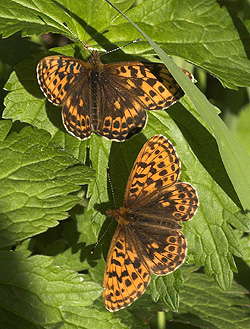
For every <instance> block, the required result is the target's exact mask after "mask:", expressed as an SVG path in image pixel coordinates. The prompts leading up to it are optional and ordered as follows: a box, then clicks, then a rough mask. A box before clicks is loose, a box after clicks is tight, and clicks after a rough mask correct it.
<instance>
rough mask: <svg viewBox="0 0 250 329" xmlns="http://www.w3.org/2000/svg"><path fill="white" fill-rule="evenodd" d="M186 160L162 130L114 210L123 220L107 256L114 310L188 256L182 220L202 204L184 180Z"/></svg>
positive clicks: (106, 295)
mask: <svg viewBox="0 0 250 329" xmlns="http://www.w3.org/2000/svg"><path fill="white" fill-rule="evenodd" d="M179 175H180V161H179V158H178V156H177V154H176V151H175V149H174V147H173V145H172V143H171V142H170V141H169V140H167V138H166V137H164V136H162V135H156V136H154V137H152V138H150V139H149V140H148V141H147V142H146V144H145V145H144V146H143V148H142V149H141V151H140V153H139V155H138V157H137V159H136V161H135V163H134V166H133V168H132V171H131V173H130V176H129V179H128V183H127V187H126V191H125V195H124V204H123V206H122V207H121V208H120V209H115V210H108V211H107V215H108V216H109V217H113V218H115V219H116V220H117V221H118V227H117V229H116V231H115V234H114V236H113V239H112V241H111V245H110V248H109V252H108V256H107V264H106V269H105V275H104V283H103V287H104V292H103V299H104V303H105V306H106V308H107V309H108V310H109V311H112V312H113V311H118V310H120V309H122V308H124V307H127V306H128V305H130V304H131V303H132V302H133V301H134V300H135V299H137V298H138V297H139V296H140V295H141V294H143V293H144V291H145V289H146V288H147V286H148V284H149V281H150V273H155V274H158V275H164V274H168V273H170V272H173V271H174V270H176V269H177V268H178V267H179V266H180V265H181V264H182V263H183V262H184V259H185V256H186V250H187V245H186V240H185V237H184V235H183V233H182V232H181V231H180V229H181V228H182V226H181V224H180V223H182V222H184V221H187V220H189V219H191V218H192V217H193V216H194V214H195V212H196V210H197V207H198V197H197V193H196V190H195V189H194V187H193V186H192V185H190V184H188V183H183V182H178V178H179Z"/></svg>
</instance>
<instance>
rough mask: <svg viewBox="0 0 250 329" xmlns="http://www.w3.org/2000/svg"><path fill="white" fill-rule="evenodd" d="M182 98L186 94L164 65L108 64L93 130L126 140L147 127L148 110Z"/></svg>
mask: <svg viewBox="0 0 250 329" xmlns="http://www.w3.org/2000/svg"><path fill="white" fill-rule="evenodd" d="M156 73H157V74H159V76H160V79H161V81H159V80H158V77H157V76H155V74H156ZM187 74H188V75H190V73H187ZM190 77H192V76H191V75H190ZM182 96H183V91H182V90H181V88H180V86H179V85H178V84H177V83H176V81H175V80H174V79H173V77H172V76H171V74H170V73H169V71H168V70H167V69H166V67H165V66H164V65H163V64H151V65H149V64H148V63H141V62H121V63H112V64H106V65H104V71H103V79H102V83H101V86H100V99H99V101H98V104H100V107H99V109H98V115H97V121H96V123H95V124H94V130H95V131H96V132H97V133H98V134H99V135H101V136H105V137H107V138H109V139H112V140H117V141H124V140H125V139H127V138H130V137H131V136H132V135H134V134H136V133H138V132H139V131H140V130H141V129H143V127H144V126H145V125H146V122H147V114H146V110H161V109H163V108H168V107H169V106H171V105H172V104H174V103H175V102H176V101H177V100H179V98H180V97H182Z"/></svg>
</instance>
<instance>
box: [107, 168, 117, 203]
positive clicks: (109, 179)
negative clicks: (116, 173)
mask: <svg viewBox="0 0 250 329" xmlns="http://www.w3.org/2000/svg"><path fill="white" fill-rule="evenodd" d="M107 176H108V181H109V185H110V189H111V195H112V199H113V203H114V208H115V209H116V208H117V207H116V203H115V192H114V188H113V185H112V181H111V178H110V174H109V167H107Z"/></svg>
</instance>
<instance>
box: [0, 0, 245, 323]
mask: <svg viewBox="0 0 250 329" xmlns="http://www.w3.org/2000/svg"><path fill="white" fill-rule="evenodd" d="M113 3H114V4H115V5H116V6H117V7H118V8H119V9H120V10H121V11H123V12H124V13H125V14H126V15H127V16H128V17H129V18H130V19H131V20H132V21H133V22H134V23H136V24H137V27H139V28H140V29H142V31H143V33H146V35H145V38H147V40H148V41H149V42H150V43H149V42H148V41H147V40H146V39H145V38H143V40H142V41H141V42H139V43H136V44H133V45H130V46H128V47H126V48H124V49H123V51H117V52H115V53H112V54H109V55H106V56H104V57H103V62H113V61H122V60H134V59H140V60H143V59H144V60H151V61H159V59H157V58H156V57H155V52H156V53H157V54H158V55H159V56H160V58H161V59H162V60H163V61H164V62H165V63H166V64H167V65H168V67H169V69H170V70H171V72H172V74H173V75H174V76H175V78H176V79H177V81H178V82H179V83H180V84H181V86H182V87H183V89H184V90H185V91H186V96H185V97H183V99H182V100H181V101H180V102H179V103H178V104H175V105H174V106H172V107H171V108H170V109H169V110H167V111H160V112H150V113H149V114H148V116H149V118H148V124H147V126H146V128H145V129H144V130H143V131H142V132H141V133H140V134H138V135H137V136H135V137H133V138H132V139H131V140H129V141H126V142H125V143H116V142H113V143H111V142H110V141H108V140H106V139H103V138H101V137H99V136H97V135H95V134H93V135H92V137H91V138H90V139H89V140H87V141H83V142H81V141H79V140H77V139H76V138H74V137H72V136H70V135H69V134H67V133H66V132H65V130H64V128H63V125H62V121H61V113H60V109H59V108H56V107H55V106H53V105H52V104H50V103H48V101H47V100H46V99H45V98H44V96H43V94H42V92H41V91H40V89H39V86H38V83H37V80H36V65H37V63H38V61H39V59H41V58H43V57H44V56H47V55H49V54H52V53H61V54H67V55H72V56H76V57H79V58H83V59H85V58H86V57H87V56H88V55H89V53H88V52H85V51H84V49H83V47H82V45H81V44H80V43H79V42H76V41H75V40H74V42H73V43H71V44H67V45H65V46H60V47H56V48H54V49H50V50H46V49H45V47H44V44H43V43H42V41H41V38H40V35H41V34H43V33H49V32H53V33H58V34H60V35H61V34H64V35H66V36H67V37H68V38H70V39H72V35H71V34H70V33H69V32H68V31H67V30H66V29H65V27H64V25H63V24H62V22H64V21H65V22H66V23H67V24H68V25H69V26H70V28H71V29H72V30H73V31H74V33H75V34H76V35H77V36H78V37H79V38H80V39H81V40H83V41H84V42H86V43H88V44H89V46H90V47H94V48H97V49H98V50H100V51H105V50H111V49H114V48H115V47H117V46H121V45H124V44H125V43H127V42H130V41H131V40H135V39H137V38H139V37H141V34H140V33H139V32H138V30H137V29H136V28H135V27H134V26H133V25H131V23H130V22H129V21H127V20H126V18H124V17H123V16H122V15H121V14H120V13H118V12H117V11H116V10H115V9H114V8H112V7H111V6H110V5H109V4H108V3H107V2H106V1H105V0H93V1H92V0H81V1H80V0H72V1H70V2H69V1H66V0H56V1H55V0H21V1H20V0H18V1H16V0H9V1H5V0H0V33H1V34H2V38H1V39H0V47H1V48H0V49H1V51H0V79H1V80H0V83H1V94H0V98H1V113H2V119H1V121H0V169H1V170H0V328H4V329H9V328H10V329H15V328H19V329H20V328H25V329H26V328H28V329H29V328H67V329H68V328H91V329H92V328H97V329H98V328H102V329H103V328H105V329H106V328H107V329H109V328H118V329H119V328H159V329H162V328H179V327H180V326H181V327H182V328H196V327H202V328H223V329H224V328H235V327H237V328H249V327H250V317H249V297H248V294H249V291H250V283H249V282H250V281H249V274H250V269H249V266H250V256H249V255H250V252H249V235H248V233H244V232H248V231H249V228H250V221H249V209H250V201H249V200H250V188H249V186H250V184H249V182H250V171H249V168H250V159H249V155H250V133H249V127H250V105H249V90H250V89H249V87H250V60H249V58H250V37H249V32H250V23H249V22H250V20H249V18H250V2H249V0H234V1H227V0H225V1H222V0H220V1H215V0H203V1H200V0H197V1H194V0H181V1H180V0H154V1H151V0H146V1H137V2H135V3H134V1H133V0H124V1H122V0H116V1H113ZM133 3H134V4H133ZM149 38H150V39H149ZM154 42H155V43H156V44H157V45H158V46H160V47H161V49H162V50H163V51H164V52H166V53H167V54H168V55H170V56H173V57H174V60H175V61H176V63H177V64H178V65H180V66H182V67H184V68H186V69H188V70H189V71H192V72H193V73H194V75H195V77H196V79H197V86H198V87H199V89H200V90H201V91H202V92H203V93H204V94H205V95H206V97H207V98H208V100H209V101H210V102H211V104H213V105H214V106H216V107H217V109H215V108H214V109H212V108H211V105H210V104H209V103H208V102H207V100H206V98H204V97H203V96H202V95H201V93H199V91H198V90H197V88H196V87H195V86H193V85H192V84H191V83H189V81H186V79H185V76H184V75H181V73H179V70H178V69H176V68H175V66H174V65H173V64H172V62H171V61H170V60H169V58H168V57H167V56H166V55H165V54H164V52H162V50H161V49H159V48H157V46H156V45H155V44H154ZM152 47H154V50H153V48H152ZM190 85H191V86H190ZM220 111H221V114H220V117H222V118H223V120H224V122H225V123H226V124H227V126H228V127H229V128H230V130H229V129H227V127H226V125H225V124H224V123H223V121H222V120H221V119H220V117H219V116H218V113H219V112H220ZM231 132H233V134H234V135H235V136H236V137H237V138H238V140H239V142H238V141H237V140H236V139H235V137H234V135H233V134H232V133H231ZM158 133H161V134H163V135H165V136H166V137H168V138H170V140H171V141H172V142H173V144H174V145H175V147H176V150H177V153H178V155H179V156H180V159H181V163H182V174H181V180H183V181H187V182H190V183H191V184H192V185H193V186H195V188H196V189H197V191H198V195H199V200H200V207H199V209H198V212H197V214H196V215H195V218H194V219H193V220H192V221H190V222H187V223H185V225H184V228H183V232H184V233H185V236H186V237H187V241H188V247H189V249H188V257H187V261H186V264H185V265H183V266H182V267H181V268H180V269H178V270H177V271H175V272H174V273H172V274H170V275H167V276H164V277H157V276H153V277H152V280H151V283H150V287H149V289H147V291H146V293H145V294H144V295H143V296H142V297H141V298H139V299H138V300H137V301H136V302H134V303H133V304H132V305H131V306H130V307H128V308H127V309H125V310H121V311H119V312H116V313H114V314H113V313H110V312H108V311H107V310H106V309H105V307H104V305H103V301H102V291H103V288H102V280H103V274H104V267H105V257H106V254H107V250H108V247H109V243H110V240H111V238H112V232H113V230H114V228H115V225H112V228H111V230H110V231H109V232H108V233H107V234H106V235H105V237H104V240H103V243H102V244H101V245H99V246H98V247H97V249H96V251H95V253H94V255H91V253H90V251H91V249H92V247H93V244H94V243H95V242H96V241H97V239H98V236H99V237H100V236H101V235H102V232H103V231H104V230H105V227H106V226H107V225H108V222H109V220H106V216H105V211H106V209H108V208H110V207H113V205H112V200H111V201H110V199H111V198H110V191H109V188H107V175H106V167H107V166H109V167H110V173H111V179H112V183H113V185H114V188H115V197H116V202H117V204H118V205H121V203H122V200H123V193H124V189H125V186H126V182H127V178H128V175H129V171H130V169H131V167H132V165H133V162H134V160H135V158H136V156H137V154H138V152H139V150H140V149H141V147H142V145H143V144H144V143H145V142H146V140H147V139H148V138H150V137H151V136H153V135H155V134H158Z"/></svg>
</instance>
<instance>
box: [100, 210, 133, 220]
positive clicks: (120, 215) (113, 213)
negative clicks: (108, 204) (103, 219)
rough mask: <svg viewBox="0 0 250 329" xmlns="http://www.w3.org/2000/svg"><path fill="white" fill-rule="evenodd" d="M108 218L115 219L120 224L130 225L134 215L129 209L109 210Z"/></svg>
mask: <svg viewBox="0 0 250 329" xmlns="http://www.w3.org/2000/svg"><path fill="white" fill-rule="evenodd" d="M106 215H107V216H108V217H111V218H114V219H115V220H117V222H119V224H129V223H131V220H132V214H131V212H130V210H129V209H128V208H125V207H121V208H119V209H108V210H107V211H106Z"/></svg>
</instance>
